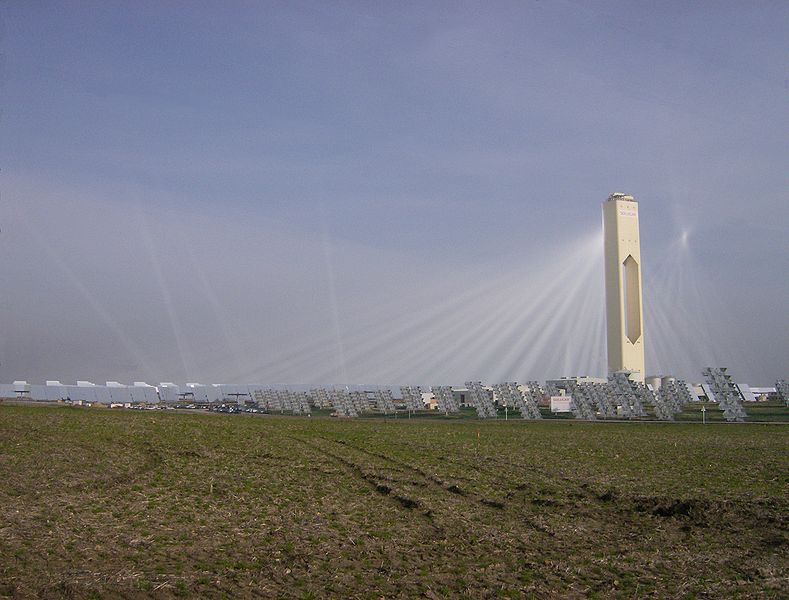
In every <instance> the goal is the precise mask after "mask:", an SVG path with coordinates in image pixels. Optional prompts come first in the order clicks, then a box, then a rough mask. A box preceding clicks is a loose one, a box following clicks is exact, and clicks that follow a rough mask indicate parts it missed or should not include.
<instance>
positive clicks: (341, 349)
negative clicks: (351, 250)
mask: <svg viewBox="0 0 789 600" xmlns="http://www.w3.org/2000/svg"><path fill="white" fill-rule="evenodd" d="M331 252H332V250H331V245H330V243H329V236H328V232H327V231H326V220H325V219H324V229H323V256H324V258H325V260H326V279H327V287H328V290H327V291H328V294H329V308H330V310H331V317H332V327H333V329H334V337H335V344H336V351H337V354H336V359H337V360H336V365H335V368H336V371H335V372H336V373H337V374H338V375H340V376H341V380H340V381H343V382H345V383H347V382H348V371H347V367H346V364H347V363H346V361H345V346H344V344H343V339H342V328H341V327H340V310H339V308H338V304H337V289H336V282H335V276H334V263H333V261H332V256H331Z"/></svg>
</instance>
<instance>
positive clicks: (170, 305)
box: [138, 211, 197, 381]
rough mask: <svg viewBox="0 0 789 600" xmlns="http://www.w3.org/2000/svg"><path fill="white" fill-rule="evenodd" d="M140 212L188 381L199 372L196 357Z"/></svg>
mask: <svg viewBox="0 0 789 600" xmlns="http://www.w3.org/2000/svg"><path fill="white" fill-rule="evenodd" d="M138 214H139V218H140V231H141V232H142V242H143V246H144V247H145V250H146V251H147V253H148V259H149V260H150V262H151V266H152V267H153V273H154V276H155V277H156V283H157V284H158V286H159V291H160V292H161V294H162V301H163V302H164V307H165V310H166V311H167V317H168V319H169V321H170V327H171V329H172V332H173V337H174V338H175V343H176V346H177V347H178V354H179V357H180V359H181V365H182V367H183V372H184V377H185V378H186V379H187V381H188V380H190V379H192V378H193V376H194V375H196V374H197V369H196V368H195V365H194V359H193V357H192V355H191V352H190V351H189V345H188V344H187V343H186V340H184V336H183V333H182V332H181V324H180V321H179V320H178V313H177V312H176V310H175V303H174V302H173V298H172V295H171V294H170V288H169V287H168V286H167V281H166V279H165V277H164V275H163V273H162V267H161V263H160V261H159V256H158V253H157V251H156V246H155V244H154V241H153V238H152V237H151V233H150V227H149V224H148V221H147V219H146V218H145V214H144V213H143V212H142V211H140V212H139V213H138Z"/></svg>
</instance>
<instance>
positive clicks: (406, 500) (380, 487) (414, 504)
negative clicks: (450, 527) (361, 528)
mask: <svg viewBox="0 0 789 600" xmlns="http://www.w3.org/2000/svg"><path fill="white" fill-rule="evenodd" d="M288 438H289V439H291V440H293V441H297V442H299V443H301V444H304V445H306V446H309V447H310V448H312V449H313V450H317V451H318V452H320V453H321V454H322V455H324V456H328V457H330V458H332V459H334V460H335V461H337V462H338V463H340V464H341V465H343V466H344V467H345V468H346V469H347V470H348V471H349V472H350V473H352V474H353V475H354V476H356V477H358V478H359V479H361V480H362V481H364V482H365V483H367V484H368V485H369V486H370V487H372V489H374V490H375V491H376V492H378V493H379V494H381V495H382V496H386V497H388V498H390V499H391V500H393V501H394V502H395V503H396V504H397V505H399V506H400V507H401V508H402V509H404V510H406V511H416V509H419V508H424V509H425V510H423V511H420V512H419V514H421V515H422V516H423V517H425V519H426V520H427V522H428V523H429V524H430V525H431V526H433V527H434V528H435V529H437V530H439V531H443V528H442V527H440V526H439V525H437V524H436V523H435V522H434V519H433V517H434V514H435V513H434V511H433V510H432V509H431V508H430V507H427V506H426V505H425V504H424V502H422V501H420V500H416V499H414V498H411V497H409V496H407V495H405V494H404V493H401V492H398V491H397V490H396V489H395V488H394V487H393V486H390V485H387V483H385V482H388V483H402V482H401V481H400V480H397V479H394V478H391V477H385V476H380V475H375V474H373V473H370V472H368V471H366V470H365V469H364V466H363V465H360V464H357V463H355V462H354V461H352V460H350V459H348V458H346V457H344V456H341V455H340V454H337V453H336V452H332V451H331V450H328V449H327V448H325V447H322V446H320V445H319V444H315V443H314V442H310V441H308V440H305V439H303V438H299V437H294V436H288ZM320 439H322V440H324V441H328V442H333V441H334V440H327V439H326V438H320Z"/></svg>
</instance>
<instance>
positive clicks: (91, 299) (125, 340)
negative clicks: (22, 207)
mask: <svg viewBox="0 0 789 600" xmlns="http://www.w3.org/2000/svg"><path fill="white" fill-rule="evenodd" d="M22 226H23V227H24V228H25V229H26V230H27V232H28V234H29V235H31V236H32V237H33V238H34V239H35V240H36V242H37V245H38V246H39V247H41V248H43V249H44V251H45V252H46V254H47V256H48V257H49V259H50V260H51V261H52V262H53V263H54V264H55V266H56V267H57V268H58V270H59V271H60V272H61V273H62V274H63V275H65V276H66V278H67V279H68V281H69V282H70V283H71V285H73V286H74V288H75V289H76V290H77V291H78V292H79V293H80V295H81V296H82V297H83V298H84V299H85V301H86V302H87V303H88V305H90V307H91V309H92V310H93V312H94V313H95V314H96V315H97V316H98V317H99V319H100V320H101V322H102V323H104V325H105V326H106V327H107V328H108V329H109V330H110V331H111V332H112V333H113V335H114V336H115V337H116V338H117V339H118V341H119V342H120V343H121V346H123V348H124V349H125V350H126V352H127V353H128V354H129V355H130V356H131V357H132V358H133V359H134V360H135V361H136V363H137V365H139V366H141V367H142V368H143V371H144V372H145V373H149V374H153V373H155V372H156V371H155V370H154V368H153V365H152V364H151V363H150V362H148V359H147V358H146V354H145V352H144V351H143V349H142V348H140V347H139V346H138V345H137V344H136V343H134V341H133V340H132V339H131V337H129V336H128V335H126V332H125V331H124V330H123V329H122V328H121V327H120V326H119V325H118V323H117V322H116V320H115V319H114V318H113V316H112V315H111V314H110V313H109V312H108V311H107V310H106V309H105V308H104V306H103V305H102V304H101V302H99V300H98V298H96V296H95V295H94V294H93V292H91V290H90V288H88V287H87V286H86V285H85V284H83V283H82V281H81V280H80V279H79V278H78V277H77V276H76V274H75V273H74V271H72V270H71V268H70V267H69V266H68V264H67V263H66V262H65V261H64V260H63V259H62V258H61V257H60V255H59V254H58V253H57V252H55V251H54V249H53V248H52V246H51V244H50V243H49V240H48V239H47V238H46V237H45V236H43V235H41V233H40V232H39V231H38V230H37V229H36V228H33V227H28V225H27V221H26V220H24V221H23V222H22Z"/></svg>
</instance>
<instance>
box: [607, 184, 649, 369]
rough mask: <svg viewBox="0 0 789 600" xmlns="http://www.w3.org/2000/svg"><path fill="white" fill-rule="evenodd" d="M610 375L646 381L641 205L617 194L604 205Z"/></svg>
mask: <svg viewBox="0 0 789 600" xmlns="http://www.w3.org/2000/svg"><path fill="white" fill-rule="evenodd" d="M603 236H604V242H603V244H604V248H605V306H606V333H607V342H608V372H609V373H614V372H616V371H632V372H633V373H632V375H631V377H632V378H633V379H635V380H637V381H644V318H643V314H642V302H641V241H640V238H639V232H638V202H636V201H635V199H634V198H633V196H628V195H626V194H621V193H615V194H611V195H610V196H609V197H608V200H606V201H605V202H603Z"/></svg>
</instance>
